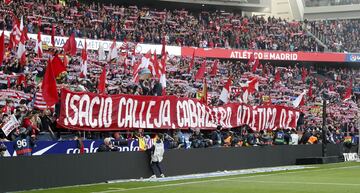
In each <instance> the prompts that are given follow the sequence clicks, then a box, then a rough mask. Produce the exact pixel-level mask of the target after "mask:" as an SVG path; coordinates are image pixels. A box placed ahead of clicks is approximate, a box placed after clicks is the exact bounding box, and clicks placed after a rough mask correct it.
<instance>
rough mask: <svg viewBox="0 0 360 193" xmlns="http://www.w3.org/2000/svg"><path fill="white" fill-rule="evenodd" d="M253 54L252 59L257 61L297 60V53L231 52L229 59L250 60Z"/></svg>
mask: <svg viewBox="0 0 360 193" xmlns="http://www.w3.org/2000/svg"><path fill="white" fill-rule="evenodd" d="M252 54H254V58H257V59H259V60H294V61H295V60H297V59H298V54H297V53H286V52H285V53H284V52H258V51H254V52H251V51H232V52H231V53H230V58H235V59H246V60H247V59H250V57H251V55H252Z"/></svg>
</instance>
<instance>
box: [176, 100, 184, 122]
mask: <svg viewBox="0 0 360 193" xmlns="http://www.w3.org/2000/svg"><path fill="white" fill-rule="evenodd" d="M183 109H184V106H183V104H182V102H181V101H177V103H176V112H177V113H176V119H177V121H178V126H179V127H183V126H184V119H185V118H184V117H185V116H184V114H183V116H181V113H184V111H183Z"/></svg>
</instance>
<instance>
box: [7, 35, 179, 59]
mask: <svg viewBox="0 0 360 193" xmlns="http://www.w3.org/2000/svg"><path fill="white" fill-rule="evenodd" d="M4 33H5V35H6V36H7V37H9V36H10V31H5V32H4ZM28 37H29V38H30V39H34V40H36V39H37V34H30V33H29V34H28ZM67 39H68V37H61V36H55V47H63V46H64V44H65V42H66V40H67ZM75 40H76V47H77V48H78V49H82V48H84V44H85V39H84V38H75ZM41 41H42V42H43V43H45V44H47V45H48V46H52V44H51V36H49V35H43V34H42V35H41ZM100 44H102V46H103V48H104V50H105V51H109V50H110V46H111V44H112V41H103V40H94V39H86V45H87V49H88V50H98V49H99V46H100ZM122 44H123V42H116V46H117V47H120V46H121V45H122ZM161 47H162V45H161V44H159V45H155V44H137V47H136V50H137V52H138V53H142V54H145V53H147V52H148V51H149V50H156V53H157V54H161ZM165 49H166V52H167V53H169V55H173V56H181V47H179V46H166V48H165Z"/></svg>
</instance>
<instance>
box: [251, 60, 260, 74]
mask: <svg viewBox="0 0 360 193" xmlns="http://www.w3.org/2000/svg"><path fill="white" fill-rule="evenodd" d="M258 66H259V59H255V61H254V65H253V66H252V72H256V69H257V68H258Z"/></svg>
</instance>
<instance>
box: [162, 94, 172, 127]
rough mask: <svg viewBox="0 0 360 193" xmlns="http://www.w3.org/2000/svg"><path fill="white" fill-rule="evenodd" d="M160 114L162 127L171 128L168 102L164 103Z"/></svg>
mask: <svg viewBox="0 0 360 193" xmlns="http://www.w3.org/2000/svg"><path fill="white" fill-rule="evenodd" d="M162 112H163V113H162V116H163V124H164V126H171V114H170V112H171V109H170V100H166V101H165V104H164V106H163V110H162Z"/></svg>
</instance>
